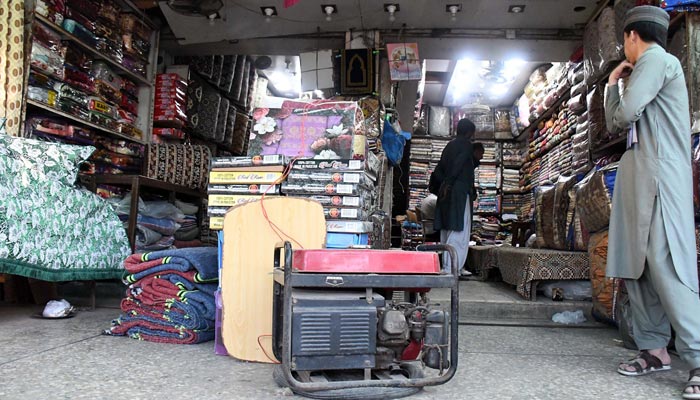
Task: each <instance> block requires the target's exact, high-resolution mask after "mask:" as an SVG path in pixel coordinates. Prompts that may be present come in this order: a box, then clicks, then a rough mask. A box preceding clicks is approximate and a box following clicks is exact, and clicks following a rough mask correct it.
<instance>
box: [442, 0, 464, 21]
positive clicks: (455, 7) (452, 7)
mask: <svg viewBox="0 0 700 400" xmlns="http://www.w3.org/2000/svg"><path fill="white" fill-rule="evenodd" d="M445 11H447V12H448V13H450V20H452V21H453V22H454V21H457V13H458V12H461V11H462V5H461V4H448V5H447V6H445Z"/></svg>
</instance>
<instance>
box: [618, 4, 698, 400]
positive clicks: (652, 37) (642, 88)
mask: <svg viewBox="0 0 700 400" xmlns="http://www.w3.org/2000/svg"><path fill="white" fill-rule="evenodd" d="M668 25H669V17H668V14H667V13H666V11H664V10H663V9H661V8H659V7H654V6H640V7H635V8H633V9H631V10H630V11H629V12H628V13H627V16H626V19H625V28H624V38H625V42H624V46H625V57H626V58H627V60H626V61H623V62H622V63H620V65H619V66H618V67H617V68H615V70H614V71H613V72H612V73H611V74H610V78H609V80H608V86H607V90H606V96H605V97H606V98H605V117H606V122H607V126H608V129H609V130H611V131H613V130H619V129H627V128H630V129H629V134H628V138H627V151H626V152H625V154H624V155H623V157H622V159H621V160H620V164H619V167H618V170H617V178H616V180H615V191H614V192H613V202H612V215H611V217H610V230H609V251H608V262H607V275H608V276H611V277H620V278H624V280H625V285H626V287H627V291H628V293H629V297H630V306H631V320H632V328H633V334H634V340H635V342H636V344H637V347H638V348H639V349H640V353H639V354H638V355H637V356H636V357H635V358H634V359H632V360H629V361H627V362H624V363H622V364H620V366H619V368H618V372H619V373H620V374H623V375H628V376H638V375H645V374H648V373H651V372H656V371H664V370H669V369H670V368H671V365H670V364H671V358H670V357H669V355H668V352H667V351H666V345H667V344H668V342H669V340H670V338H671V325H672V326H673V328H674V329H675V331H676V349H677V350H678V353H679V355H680V356H681V358H683V360H685V361H686V362H687V363H688V364H689V365H690V368H691V373H690V380H689V381H688V384H687V386H686V388H685V390H684V392H683V397H684V398H687V399H700V298H699V297H698V273H697V259H696V257H697V255H696V250H695V229H694V225H693V224H694V218H693V200H692V194H693V189H692V184H693V181H692V170H691V159H690V154H691V149H690V133H691V131H690V118H689V104H688V93H687V89H686V84H685V77H684V76H683V70H682V68H681V64H680V62H679V61H678V59H676V58H675V57H674V56H672V55H670V54H668V53H666V51H665V50H664V46H665V44H666V41H667V35H668ZM627 76H629V81H628V82H627V84H626V85H625V86H626V87H625V90H624V93H622V94H620V92H619V88H618V81H619V80H620V79H621V78H626V77H627ZM669 323H670V324H669Z"/></svg>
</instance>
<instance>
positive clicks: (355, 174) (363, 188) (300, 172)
mask: <svg viewBox="0 0 700 400" xmlns="http://www.w3.org/2000/svg"><path fill="white" fill-rule="evenodd" d="M380 166H381V162H380V160H379V159H378V158H377V157H376V156H375V155H374V154H371V153H370V154H369V155H368V157H367V159H366V160H351V159H345V160H324V159H314V158H305V159H298V160H296V161H294V162H293V163H292V167H291V171H290V173H289V176H288V177H287V181H286V182H284V183H282V193H283V194H285V195H287V196H296V197H305V198H309V199H312V200H315V201H318V202H320V203H321V205H322V206H323V211H324V213H325V216H326V228H327V232H328V234H327V238H326V247H328V248H348V247H350V246H353V245H367V244H369V243H368V239H369V233H370V232H371V231H372V224H371V223H370V222H368V221H369V219H370V218H369V217H370V214H371V213H372V211H374V210H375V209H376V208H377V207H378V191H377V189H376V181H377V174H378V171H379V168H380Z"/></svg>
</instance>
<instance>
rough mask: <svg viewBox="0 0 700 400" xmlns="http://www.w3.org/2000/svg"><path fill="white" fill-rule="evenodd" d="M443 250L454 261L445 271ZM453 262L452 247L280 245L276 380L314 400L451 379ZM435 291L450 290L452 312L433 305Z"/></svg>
mask: <svg viewBox="0 0 700 400" xmlns="http://www.w3.org/2000/svg"><path fill="white" fill-rule="evenodd" d="M281 250H283V252H282V251H281ZM437 251H447V252H449V253H450V255H451V259H452V260H453V262H452V265H446V266H444V267H441V264H440V259H439V255H438V254H437ZM282 253H283V254H284V266H283V265H282V264H281V263H280V258H281V254H282ZM456 259H457V256H456V253H455V251H454V249H453V248H452V247H451V246H447V245H429V246H421V247H419V251H403V250H354V249H350V250H292V247H291V244H290V243H284V245H283V246H282V245H280V246H278V248H277V249H276V250H275V269H274V299H273V319H274V320H273V351H274V353H275V356H276V357H277V359H278V360H280V365H279V366H277V368H276V370H275V380H276V381H277V383H278V384H280V385H282V386H288V387H289V388H291V390H292V391H293V392H295V393H297V394H301V395H306V396H309V397H314V398H392V397H403V396H406V395H409V394H412V393H414V392H417V391H419V390H420V389H421V388H422V387H424V386H432V385H439V384H443V383H445V382H447V381H449V380H450V379H451V378H452V376H454V374H455V371H456V368H457V338H458V324H457V320H458V309H459V290H458V284H459V279H458V273H459V272H458V271H459V268H458V267H457V266H456V265H454V264H455V261H454V260H456ZM433 288H449V289H450V290H451V297H450V305H449V308H446V307H443V306H441V305H440V304H433V303H431V302H430V300H429V298H428V293H429V292H430V289H433ZM428 369H432V370H433V371H432V372H430V371H428ZM349 393H351V395H349ZM353 395H354V396H355V397H353Z"/></svg>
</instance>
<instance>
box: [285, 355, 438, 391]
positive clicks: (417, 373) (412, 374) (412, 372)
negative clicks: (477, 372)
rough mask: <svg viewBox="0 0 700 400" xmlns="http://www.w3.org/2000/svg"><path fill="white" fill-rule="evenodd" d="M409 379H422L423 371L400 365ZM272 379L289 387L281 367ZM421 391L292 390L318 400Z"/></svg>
mask: <svg viewBox="0 0 700 400" xmlns="http://www.w3.org/2000/svg"><path fill="white" fill-rule="evenodd" d="M401 369H403V370H404V371H405V372H406V373H407V375H408V378H409V379H416V378H422V377H423V376H424V375H423V369H422V368H421V367H420V366H418V365H417V364H416V363H405V364H401ZM272 377H273V379H274V380H275V383H277V385H279V386H280V387H289V383H288V382H287V379H286V378H285V376H284V371H283V370H282V365H276V366H275V369H274V371H273V372H272ZM421 390H423V388H422V387H370V388H347V389H332V390H319V391H316V392H308V391H304V390H296V389H292V391H293V392H294V394H298V395H300V396H304V397H308V398H310V399H320V400H375V399H378V400H388V399H399V398H402V397H407V396H411V395H414V394H416V393H418V392H420V391H421Z"/></svg>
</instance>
